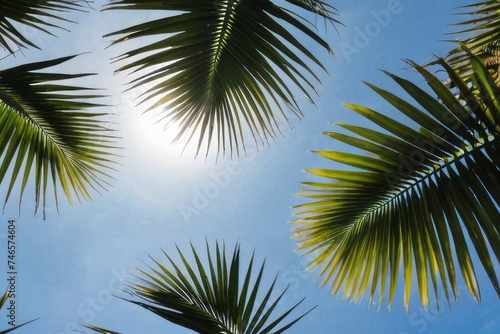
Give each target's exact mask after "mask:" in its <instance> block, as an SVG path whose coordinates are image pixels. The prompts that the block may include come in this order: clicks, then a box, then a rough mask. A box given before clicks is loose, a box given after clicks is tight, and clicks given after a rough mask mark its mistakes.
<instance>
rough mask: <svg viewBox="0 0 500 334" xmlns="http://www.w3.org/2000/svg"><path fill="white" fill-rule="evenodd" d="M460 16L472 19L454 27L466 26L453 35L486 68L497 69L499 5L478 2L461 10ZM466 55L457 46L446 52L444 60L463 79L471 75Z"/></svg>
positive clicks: (498, 58) (498, 59)
mask: <svg viewBox="0 0 500 334" xmlns="http://www.w3.org/2000/svg"><path fill="white" fill-rule="evenodd" d="M460 9H465V10H466V12H465V13H462V14H464V15H468V16H470V17H471V18H470V19H469V20H465V21H462V22H459V23H457V24H455V25H456V26H459V27H465V28H463V29H460V30H459V31H457V32H455V33H453V35H455V36H457V38H458V39H459V41H460V42H461V44H462V45H464V46H465V47H466V49H468V50H469V51H470V52H472V53H473V54H474V55H476V56H477V57H478V58H480V59H482V60H483V63H484V64H485V65H486V66H490V67H494V68H495V70H497V69H498V65H500V48H499V45H500V2H498V1H496V0H494V1H481V2H478V3H475V4H471V5H468V6H463V7H460ZM468 59H469V55H468V52H466V51H464V48H463V47H462V46H460V45H459V46H457V47H456V48H454V49H453V50H452V51H450V52H449V53H448V56H447V57H446V60H447V61H448V63H449V64H450V65H452V67H453V68H454V69H455V71H456V72H458V73H459V74H460V75H461V76H462V77H465V78H466V77H467V74H468V73H470V71H471V68H470V66H469V65H470V63H469V61H468Z"/></svg>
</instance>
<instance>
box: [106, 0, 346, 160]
mask: <svg viewBox="0 0 500 334" xmlns="http://www.w3.org/2000/svg"><path fill="white" fill-rule="evenodd" d="M286 2H288V3H289V4H290V5H291V7H292V8H293V10H298V11H299V12H303V13H304V14H307V13H309V14H311V13H313V14H316V15H319V16H320V17H322V18H325V19H326V20H327V21H330V22H332V23H336V22H337V21H336V20H335V19H334V18H333V17H334V15H335V14H336V12H335V10H334V8H333V7H331V6H329V5H328V4H326V3H324V2H323V1H317V0H315V1H313V0H287V1H286ZM105 9H113V10H117V9H128V10H161V11H164V12H165V13H166V14H167V15H168V16H166V17H164V18H161V19H157V20H154V21H151V22H145V23H142V24H138V25H135V26H132V27H129V28H126V29H122V30H119V31H116V32H113V33H110V34H107V35H106V36H107V37H109V36H119V38H118V39H117V40H115V41H114V42H113V44H118V43H122V42H125V41H129V40H133V39H144V38H145V37H148V36H149V37H155V38H157V41H156V42H153V43H152V44H149V45H145V46H143V47H139V48H136V49H133V50H130V51H129V52H126V53H124V54H122V55H121V56H119V57H117V58H116V61H120V62H122V61H126V62H127V63H126V64H125V65H122V66H121V67H120V68H119V70H118V71H129V72H132V73H137V77H135V78H134V79H133V80H131V82H130V88H129V89H134V88H136V87H139V86H143V87H147V91H146V92H145V93H144V94H143V95H142V96H141V102H146V101H147V102H150V105H149V108H148V109H147V110H151V109H153V108H156V107H161V108H162V110H163V111H162V118H161V120H160V121H164V122H165V124H166V125H165V127H168V125H169V124H171V123H177V124H178V125H179V130H178V135H177V138H176V140H181V139H185V138H187V139H188V140H191V139H192V138H193V137H195V136H198V144H197V150H198V152H199V150H200V148H201V146H202V145H203V143H204V142H206V146H207V154H208V151H209V150H210V143H211V142H212V140H215V141H216V142H217V147H218V148H217V152H218V153H219V152H221V151H222V152H223V153H224V152H225V151H226V149H229V150H230V151H231V152H233V150H234V149H235V150H236V151H237V152H239V148H240V146H241V147H243V148H244V147H245V144H244V138H245V137H246V136H247V135H248V136H251V137H252V138H253V140H254V141H255V143H256V144H259V143H264V142H267V141H268V139H269V138H271V137H273V136H275V135H276V133H277V131H279V124H278V123H279V119H278V116H279V115H281V116H282V117H283V118H285V119H286V118H287V116H286V115H285V110H284V106H287V107H288V108H290V109H291V110H292V111H293V112H294V113H295V114H296V115H298V116H300V115H301V111H300V108H299V104H298V102H297V100H296V98H295V96H294V94H293V91H292V88H291V87H293V86H294V87H295V88H297V89H298V91H300V92H301V93H302V94H303V95H304V96H306V98H307V99H309V100H311V102H312V96H311V92H312V91H313V92H314V91H315V90H314V82H317V81H318V82H319V79H318V76H317V75H316V74H315V72H314V70H313V69H312V68H311V66H310V64H315V65H316V66H319V67H320V68H323V69H324V67H323V65H322V64H321V63H320V61H319V60H318V59H317V58H316V57H315V56H314V55H313V54H312V53H311V52H310V51H309V49H310V47H308V46H306V45H305V44H302V43H300V42H299V41H298V40H297V38H296V37H295V36H296V35H297V34H302V35H304V36H305V37H307V38H308V39H310V41H311V42H312V43H315V44H318V45H319V46H321V47H323V48H325V49H326V50H328V51H329V52H331V49H330V47H329V45H328V44H327V43H326V42H325V41H324V40H323V39H321V38H320V37H319V36H318V35H317V33H316V32H314V31H313V30H312V29H311V28H310V27H309V25H308V21H306V20H305V19H304V18H302V17H300V16H298V15H297V14H296V13H295V12H293V11H292V10H291V9H287V8H284V7H281V6H278V5H276V4H274V3H272V2H271V1H269V0H218V1H214V0H191V1H189V0H182V1H180V0H178V1H168V2H165V1H133V0H117V1H112V2H111V3H110V4H109V5H108V6H107V7H105ZM308 62H310V64H308Z"/></svg>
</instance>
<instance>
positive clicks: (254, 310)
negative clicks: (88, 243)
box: [88, 243, 310, 334]
mask: <svg viewBox="0 0 500 334" xmlns="http://www.w3.org/2000/svg"><path fill="white" fill-rule="evenodd" d="M177 250H178V252H179V256H180V262H175V261H174V260H172V258H171V257H170V256H169V255H167V254H166V253H164V255H165V257H166V259H167V260H168V262H169V265H164V264H163V263H161V262H160V261H158V260H154V259H153V261H154V263H155V267H154V268H153V267H149V270H148V271H142V270H140V272H141V274H142V276H141V277H138V279H139V282H138V283H133V284H131V285H130V286H129V289H128V290H129V291H128V292H129V293H130V294H131V295H133V296H135V297H137V299H134V300H128V301H129V302H132V303H134V304H136V305H139V306H141V307H143V308H145V309H147V310H149V311H151V312H153V313H155V314H157V315H159V316H160V317H162V318H164V319H166V320H168V321H170V322H172V323H175V324H177V325H180V326H183V327H185V328H188V329H191V330H193V331H195V332H196V333H202V334H213V333H227V334H236V333H254V334H258V333H271V332H272V333H282V332H284V331H285V330H287V329H289V328H290V327H291V326H293V325H294V324H295V323H296V322H297V321H299V320H300V319H301V318H302V317H303V316H305V315H306V314H307V313H309V312H310V311H308V312H306V313H304V314H302V315H300V316H298V317H295V318H293V319H291V320H289V316H290V313H291V312H292V311H293V310H295V308H296V307H297V306H298V305H299V304H301V302H302V300H301V301H300V302H298V303H297V304H295V305H294V306H292V307H291V308H289V309H288V310H286V311H285V312H283V313H281V314H280V315H276V316H275V315H274V314H275V313H276V312H275V311H276V307H277V306H278V304H279V302H280V300H281V299H282V297H283V295H284V293H285V292H286V290H285V291H284V292H282V293H281V294H280V295H279V296H278V297H275V296H274V294H273V291H274V286H275V282H276V278H275V279H274V281H273V283H272V284H271V286H270V287H269V288H268V289H267V291H264V297H263V298H262V299H261V300H259V299H260V298H261V287H262V284H263V283H262V279H263V273H264V263H263V264H262V266H261V267H260V269H259V270H258V273H257V277H256V278H255V277H253V276H254V274H253V268H254V265H253V263H254V256H253V255H252V258H251V260H250V263H249V264H248V267H247V271H246V272H245V273H244V274H243V275H241V274H240V248H239V245H236V247H235V249H234V251H233V254H232V256H231V257H228V256H226V248H225V245H224V246H222V247H220V246H219V244H218V243H217V244H216V247H215V254H214V253H212V252H211V251H210V247H209V245H208V243H207V246H206V250H207V261H203V260H202V259H201V258H200V256H199V255H198V253H197V252H196V250H195V248H194V247H193V246H192V245H191V250H192V255H193V259H192V261H188V259H186V257H185V256H184V254H183V253H182V252H181V250H180V249H179V248H177ZM168 267H170V268H168ZM88 328H90V327H88ZM101 330H102V329H101ZM104 333H107V332H106V331H104ZM111 333H114V332H111Z"/></svg>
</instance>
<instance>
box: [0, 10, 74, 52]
mask: <svg viewBox="0 0 500 334" xmlns="http://www.w3.org/2000/svg"><path fill="white" fill-rule="evenodd" d="M78 2H82V1H75V0H36V1H33V0H15V1H13V0H0V46H3V47H4V48H6V49H7V51H9V52H11V53H13V52H14V51H15V50H13V49H12V46H14V45H15V46H17V47H28V46H30V47H35V48H38V46H37V45H35V44H34V43H33V41H30V40H29V38H28V37H26V33H24V32H23V30H24V29H26V28H28V29H36V30H40V31H43V32H45V33H48V34H51V35H52V33H51V32H50V31H49V30H47V28H61V27H60V26H58V25H56V24H55V23H52V22H51V21H54V20H57V21H68V20H67V19H64V18H63V17H61V16H59V14H61V13H63V12H67V11H70V10H79V9H81V5H79V4H78Z"/></svg>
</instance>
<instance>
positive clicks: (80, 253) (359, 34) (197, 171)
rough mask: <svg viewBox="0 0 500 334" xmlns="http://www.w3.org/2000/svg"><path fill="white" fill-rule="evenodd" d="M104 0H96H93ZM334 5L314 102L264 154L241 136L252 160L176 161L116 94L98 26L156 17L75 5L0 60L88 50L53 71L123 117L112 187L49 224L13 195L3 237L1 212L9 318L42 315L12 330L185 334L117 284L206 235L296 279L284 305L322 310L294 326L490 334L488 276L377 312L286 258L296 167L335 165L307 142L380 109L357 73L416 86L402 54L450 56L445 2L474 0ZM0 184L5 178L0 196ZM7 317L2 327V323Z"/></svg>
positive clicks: (188, 155)
mask: <svg viewBox="0 0 500 334" xmlns="http://www.w3.org/2000/svg"><path fill="white" fill-rule="evenodd" d="M102 3H104V1H96V2H95V6H96V7H97V8H99V7H100V5H101V4H102ZM331 3H332V5H334V6H335V7H336V8H337V9H338V10H339V11H340V13H341V15H340V17H339V19H340V21H341V22H343V23H344V24H345V25H346V27H338V33H337V32H336V31H335V30H334V29H332V28H331V27H329V29H328V33H327V34H326V35H325V38H327V39H328V41H329V42H330V43H331V45H332V47H333V49H334V51H335V53H336V57H328V56H327V55H324V54H322V53H321V50H318V53H317V54H319V55H320V56H321V59H322V60H323V62H324V64H325V65H326V67H327V68H328V71H329V73H330V76H328V75H326V74H322V75H321V77H322V80H323V85H322V87H321V89H320V93H321V96H320V98H318V99H316V103H317V106H318V108H317V109H316V108H314V107H311V106H310V105H307V104H306V102H305V101H302V102H303V103H302V108H303V111H304V113H305V118H304V119H302V120H298V119H292V123H293V125H294V129H293V130H291V129H290V128H288V127H287V126H286V125H283V126H282V132H283V136H282V137H281V136H280V137H277V138H276V142H271V143H270V144H269V146H265V147H260V148H259V149H258V150H257V148H256V147H254V146H252V145H249V148H248V154H247V156H246V157H245V156H242V157H240V158H239V159H232V160H231V159H229V158H226V159H223V160H221V159H219V161H218V162H217V163H215V159H214V157H213V156H210V157H209V158H208V159H207V161H205V160H204V159H203V157H198V158H197V159H194V152H193V151H192V149H188V150H187V151H186V152H185V153H184V154H183V155H182V156H181V155H180V152H181V150H182V145H173V146H166V145H163V144H161V143H160V141H159V139H158V135H151V133H154V132H157V131H158V128H157V127H156V128H155V127H152V126H151V125H150V124H151V122H149V119H148V117H149V116H148V115H143V116H141V115H140V110H137V109H136V108H134V107H133V101H132V98H133V97H134V96H136V95H138V93H140V92H137V91H135V92H134V91H132V92H131V93H128V94H122V95H121V94H120V91H121V90H122V86H121V85H122V83H123V82H124V81H125V80H126V77H125V75H123V74H117V75H113V74H112V71H113V69H114V68H116V65H109V59H110V58H111V57H112V56H116V55H117V54H119V51H120V47H118V48H108V49H106V46H107V45H108V44H109V40H105V39H104V40H103V39H102V35H103V34H105V33H109V32H111V31H114V30H117V29H119V28H120V27H123V26H124V24H125V25H128V24H129V23H130V22H132V21H141V20H148V19H150V17H149V15H151V14H150V13H140V14H137V13H133V14H132V13H119V12H114V13H110V12H98V11H90V12H89V13H86V14H85V13H81V14H72V17H73V18H74V20H75V21H77V22H79V24H78V25H66V27H67V28H69V29H70V30H71V33H69V32H65V31H56V32H57V35H58V38H54V37H51V36H47V35H43V34H41V33H37V32H35V31H28V33H30V34H31V37H32V38H33V39H34V40H35V42H37V44H40V45H41V46H42V51H37V50H27V51H24V55H21V54H18V55H17V56H16V57H9V58H7V59H5V60H2V61H1V62H0V68H5V67H10V66H14V65H18V64H22V63H25V62H28V61H33V60H43V59H51V58H55V57H60V56H66V55H70V54H78V53H84V52H89V51H90V52H91V53H86V54H82V55H81V56H79V57H78V58H77V59H74V60H73V61H71V63H68V64H67V65H64V66H61V70H62V71H66V70H67V71H77V72H99V75H98V76H96V77H94V78H93V79H92V80H89V81H88V83H89V84H91V85H93V86H98V87H102V88H105V89H107V92H108V94H110V95H111V97H110V98H109V99H110V100H109V102H110V104H112V105H113V106H112V107H110V108H109V111H110V112H113V113H115V114H116V115H117V117H118V123H119V128H120V135H121V136H123V141H122V142H121V144H122V145H123V147H124V149H123V151H122V152H121V154H122V155H123V156H124V157H123V158H120V159H119V162H120V164H121V165H120V166H119V167H118V169H119V172H116V173H114V174H113V176H114V177H116V180H114V181H112V187H110V188H109V189H108V191H104V192H102V194H94V195H93V201H89V202H82V203H81V204H77V205H75V206H74V207H71V206H69V205H68V204H67V203H66V202H65V201H64V199H61V200H60V206H59V212H57V211H56V210H55V208H54V205H53V204H54V203H53V202H52V203H49V205H48V207H47V219H46V220H42V219H41V217H37V218H34V217H33V202H34V200H33V197H32V196H31V197H30V195H32V193H30V189H28V190H27V193H26V194H25V198H24V200H23V205H22V211H21V213H20V214H19V213H18V209H17V201H16V200H11V201H10V202H9V203H8V204H7V206H6V209H5V211H4V213H3V215H2V225H1V226H2V229H3V230H2V231H0V233H5V223H6V222H7V220H8V219H9V218H14V219H15V220H16V221H17V223H18V228H17V237H18V239H17V240H18V244H17V247H18V254H17V257H18V259H17V260H18V272H19V274H18V285H17V288H18V292H19V294H18V299H17V303H18V307H19V308H18V314H17V321H18V322H22V321H27V320H30V319H32V318H40V319H39V320H37V321H36V322H34V323H32V324H30V325H29V326H28V327H25V328H23V329H20V330H18V331H17V332H16V333H20V334H22V333H43V334H63V333H73V332H72V331H71V327H72V326H73V324H76V323H80V322H90V323H92V324H95V325H98V326H103V327H107V328H109V329H113V330H116V331H120V332H124V333H130V334H133V333H151V334H155V333H179V334H182V333H190V331H187V330H184V329H183V328H180V327H178V326H174V325H171V324H169V323H167V322H166V321H164V320H162V319H160V318H158V317H156V316H154V315H152V314H150V313H148V312H146V311H144V310H142V309H140V308H138V307H136V306H134V305H132V304H129V303H126V302H123V301H121V300H119V299H117V298H111V297H110V296H111V295H112V294H119V288H120V284H119V281H122V280H123V279H124V278H125V277H128V276H129V275H131V274H134V273H135V269H134V268H136V267H139V268H144V264H143V261H144V260H147V258H148V255H152V256H153V257H155V258H159V257H160V253H161V251H160V249H164V250H165V251H166V252H167V253H172V254H173V253H174V252H175V245H176V244H177V245H179V246H180V247H181V249H183V250H186V252H187V251H188V247H189V243H190V242H192V243H193V244H194V245H195V246H196V247H197V248H198V249H200V250H202V249H203V247H204V245H205V238H206V239H207V240H208V241H209V242H210V243H211V244H213V242H214V241H215V240H219V241H222V240H224V241H225V242H226V244H227V245H228V246H229V248H231V247H232V246H234V244H235V243H236V242H239V243H240V244H241V249H242V252H243V253H244V254H246V256H250V254H251V253H252V252H253V251H254V250H255V254H256V258H257V259H258V260H260V261H262V260H264V258H266V268H267V279H268V281H269V282H270V281H271V280H272V279H273V278H274V275H275V274H276V272H278V271H279V272H280V278H279V279H278V283H277V284H278V286H277V288H278V289H281V290H282V289H284V288H285V287H286V286H287V285H288V284H290V288H289V292H288V293H287V294H286V299H285V301H284V303H285V304H286V305H293V304H294V302H296V301H298V300H300V299H301V298H302V297H304V296H305V297H306V300H305V301H304V303H303V308H302V309H303V310H306V309H308V308H309V307H313V306H315V305H318V307H317V308H316V309H315V310H314V311H313V312H312V313H310V314H309V315H308V316H307V317H305V318H304V319H303V320H301V321H300V322H299V323H298V324H297V325H296V326H294V327H293V329H291V330H290V333H304V332H306V331H309V332H311V331H313V332H314V333H317V334H326V333H373V334H377V333H396V334H404V333H495V332H498V330H499V328H500V316H499V315H500V305H499V303H498V297H496V294H495V292H494V291H493V289H492V288H491V287H490V286H489V282H488V281H487V279H486V277H484V274H483V273H482V272H480V274H479V275H480V282H481V283H482V298H483V300H482V302H481V304H476V303H475V302H474V301H473V300H472V298H471V297H470V295H469V293H468V292H467V291H466V290H465V289H464V285H463V284H462V285H461V289H460V305H459V306H457V305H455V304H452V305H451V307H450V308H448V307H447V306H446V305H445V303H444V302H443V307H442V308H441V309H440V310H437V309H436V308H435V307H434V305H433V304H431V307H430V308H429V310H428V313H426V312H425V311H424V310H423V308H422V307H421V306H420V305H419V302H418V300H417V298H416V297H417V293H416V292H417V291H416V290H413V292H414V293H413V298H412V302H411V305H410V309H409V311H408V313H406V311H405V309H404V307H403V303H402V293H400V294H399V295H398V296H400V298H398V297H396V299H395V301H394V304H393V307H392V309H391V311H390V312H389V311H388V309H387V307H385V305H384V306H383V307H382V308H381V309H380V310H379V311H378V312H377V305H375V306H372V307H371V308H369V307H368V306H367V305H366V301H365V302H363V303H362V304H349V303H348V302H346V301H345V300H342V299H341V296H331V295H329V290H328V287H323V288H319V287H318V285H319V282H318V281H316V280H315V273H314V272H305V271H304V269H305V267H306V263H307V259H306V258H304V257H300V256H299V255H298V254H296V253H294V250H295V247H296V242H295V241H294V240H291V233H290V228H291V227H290V225H288V224H287V222H288V221H290V220H291V219H292V218H293V217H292V215H291V214H292V210H291V209H290V208H291V207H292V206H294V205H296V204H299V203H301V200H300V199H298V198H296V197H294V196H293V194H294V193H297V192H299V191H300V190H301V186H300V184H299V182H300V181H305V180H307V179H308V178H309V176H308V175H306V174H305V173H304V172H302V171H301V170H303V169H305V168H312V167H314V168H316V167H329V165H328V163H327V162H326V161H324V160H325V159H322V158H320V157H317V156H315V155H314V154H313V153H311V152H309V150H322V149H338V148H340V147H339V146H338V145H339V144H337V143H335V142H333V141H332V140H330V139H328V138H326V137H325V136H323V135H321V134H320V133H321V132H323V131H329V130H333V129H334V126H333V125H330V124H328V122H333V121H340V122H352V121H354V122H355V121H358V120H357V119H355V118H353V115H352V113H350V112H349V111H348V110H347V109H346V108H344V107H342V106H341V105H340V103H342V102H351V103H357V104H362V105H367V106H370V107H372V108H374V109H377V110H381V111H385V110H387V107H386V105H384V104H383V103H381V101H380V100H379V99H378V98H377V97H376V96H375V94H372V93H371V92H370V90H369V89H368V88H367V87H366V86H364V85H363V83H362V81H369V82H371V83H374V84H377V85H380V86H382V87H384V88H388V89H391V88H394V85H393V84H392V82H391V80H390V79H388V78H386V77H385V75H383V74H382V73H381V71H380V69H384V70H388V71H391V72H393V73H395V74H398V75H400V76H403V77H408V78H411V79H412V80H413V81H414V82H421V81H422V80H421V79H420V78H419V77H418V76H416V75H414V74H413V73H411V72H410V71H408V69H407V66H406V64H405V63H404V62H403V61H402V59H405V58H410V59H412V60H414V61H416V62H417V63H423V62H425V61H427V60H429V59H431V57H432V56H433V55H434V54H436V55H445V53H446V51H447V50H449V49H450V48H451V47H452V45H451V44H450V43H445V42H442V41H440V40H442V39H446V38H447V37H445V36H444V34H445V33H446V32H450V31H452V28H450V27H449V26H448V25H449V24H450V23H453V22H456V20H459V19H460V18H457V17H453V16H452V13H453V11H452V8H453V7H456V6H460V5H464V4H468V3H469V1H464V0H460V1H429V0H421V1H411V0H399V1H398V0H390V1H388V0H361V1H356V2H352V1H331ZM387 13H389V14H387ZM153 15H154V14H153ZM387 112H388V114H390V110H387ZM4 191H5V186H4V185H1V186H0V192H4ZM31 191H32V189H31ZM14 198H15V197H14ZM51 204H52V205H51ZM0 238H1V239H0V240H1V242H2V245H3V244H4V243H5V235H4V234H0ZM2 247H3V246H2ZM2 254H4V253H3V251H2ZM1 261H4V259H3V258H2V259H1ZM2 266H3V262H2ZM479 271H480V270H479ZM400 287H401V286H400ZM400 292H401V291H400ZM1 314H2V318H1V320H0V328H1V329H3V328H6V326H5V324H6V321H5V319H6V318H4V313H1Z"/></svg>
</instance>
